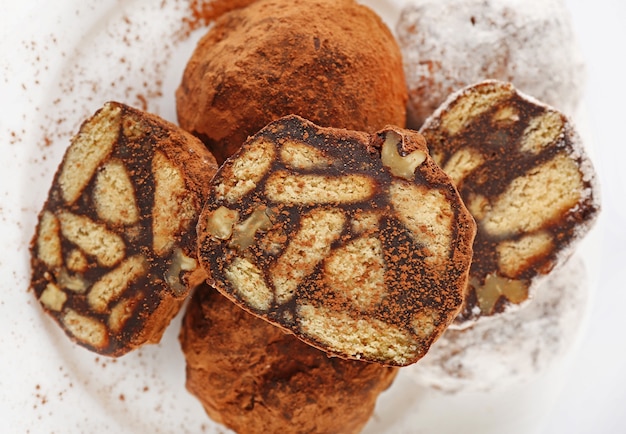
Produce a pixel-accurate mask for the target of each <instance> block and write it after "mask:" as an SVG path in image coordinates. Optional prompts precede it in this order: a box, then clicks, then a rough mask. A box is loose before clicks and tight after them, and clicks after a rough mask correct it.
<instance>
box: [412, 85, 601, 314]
mask: <svg viewBox="0 0 626 434" xmlns="http://www.w3.org/2000/svg"><path fill="white" fill-rule="evenodd" d="M420 131H421V133H422V134H423V135H424V137H425V138H426V141H427V142H428V146H429V149H430V153H431V154H432V156H433V158H434V159H435V161H436V162H437V163H438V164H439V165H440V166H441V167H442V168H443V169H444V171H445V172H446V173H447V174H448V175H450V177H451V178H452V179H453V180H454V182H455V183H456V185H457V188H458V189H459V192H460V193H461V197H462V198H463V200H464V202H465V204H466V206H467V207H468V209H469V210H470V212H471V213H472V215H473V216H474V218H475V220H476V222H477V224H478V233H477V235H476V240H475V242H474V259H473V261H472V267H471V271H470V285H469V288H468V294H467V299H466V301H465V304H464V307H463V311H462V312H461V314H460V316H459V318H458V320H457V321H456V323H457V324H462V323H465V322H468V321H470V320H474V319H477V318H479V317H483V316H489V315H494V314H497V313H501V312H503V311H504V310H506V309H507V308H508V307H512V306H514V305H519V304H521V303H523V302H525V301H526V300H528V299H529V297H530V296H531V295H532V290H533V287H534V283H535V281H536V280H537V278H539V277H540V276H542V275H545V274H547V273H549V272H550V270H552V269H553V268H554V267H555V265H557V264H558V263H560V262H561V261H563V260H564V259H565V258H566V257H567V256H568V255H569V254H570V252H571V250H572V247H573V246H574V244H575V242H576V241H577V240H579V239H581V238H582V237H583V236H584V235H585V234H586V233H587V231H588V230H589V229H590V227H591V223H592V222H593V221H594V220H595V218H596V216H597V214H598V211H599V203H598V191H597V186H596V182H595V173H594V170H593V167H592V165H591V162H590V161H589V159H588V158H587V156H586V155H585V152H584V150H583V147H582V145H581V143H580V139H579V137H578V135H577V134H576V132H575V131H574V128H573V126H572V125H571V123H570V122H569V121H568V120H567V118H566V117H565V116H563V115H562V114H561V113H560V112H558V111H556V110H555V109H553V108H551V107H548V106H546V105H544V104H542V103H540V102H538V101H536V100H534V99H532V98H530V97H527V96H526V95H524V94H522V93H520V92H518V91H517V90H516V89H515V88H514V87H513V86H512V85H511V84H508V83H502V82H498V81H485V82H482V83H479V84H476V85H474V86H470V87H467V88H465V89H463V90H461V91H459V92H457V93H455V94H454V95H452V96H451V97H450V98H449V99H448V100H447V101H446V102H445V103H444V104H443V105H442V106H441V107H440V108H439V109H438V110H437V111H436V112H435V113H434V114H433V116H432V117H430V118H429V119H428V120H427V121H426V123H425V124H424V126H423V127H422V129H421V130H420ZM470 322H471V321H470Z"/></svg>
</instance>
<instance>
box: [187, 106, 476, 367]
mask: <svg viewBox="0 0 626 434" xmlns="http://www.w3.org/2000/svg"><path fill="white" fill-rule="evenodd" d="M474 235H475V224H474V221H473V219H472V217H471V215H470V214H469V212H468V211H467V209H466V208H465V206H464V204H463V202H462V201H461V199H460V197H459V195H458V192H457V191H456V189H455V187H454V185H453V183H452V181H451V180H450V178H449V177H448V176H447V175H446V174H445V173H444V172H443V171H442V170H441V169H440V168H439V167H438V166H437V165H436V164H435V163H434V161H433V160H432V159H431V158H430V157H429V155H428V151H427V149H426V146H425V142H424V140H423V138H422V136H421V135H419V134H418V133H416V132H413V131H408V130H403V129H400V128H395V127H388V128H386V129H384V130H381V131H379V132H377V133H374V134H367V133H362V132H355V131H348V130H342V129H333V128H321V127H318V126H316V125H315V124H313V123H311V122H309V121H307V120H305V119H302V118H300V117H298V116H287V117H284V118H281V119H279V120H277V121H275V122H272V123H270V124H269V125H267V126H266V127H265V128H263V129H262V130H261V131H260V132H258V133H257V134H256V135H254V136H252V137H251V138H250V139H248V141H247V142H246V143H245V144H244V145H243V147H242V149H241V150H240V151H238V152H237V153H236V154H235V155H234V156H233V157H231V158H230V159H229V160H227V161H226V163H225V164H224V165H223V166H222V167H221V168H220V170H219V171H218V173H217V174H216V176H215V177H214V178H213V180H212V182H211V185H210V193H209V195H208V201H207V203H206V205H205V207H204V209H203V211H202V214H201V215H200V218H199V222H198V243H199V259H200V263H201V264H202V265H203V267H204V268H205V269H206V270H207V273H208V274H209V283H210V284H211V285H213V286H215V288H217V289H218V290H219V291H220V292H221V293H222V294H224V295H226V296H227V297H228V298H230V299H231V300H232V301H234V302H235V303H236V304H238V305H239V306H241V307H243V308H244V309H246V310H248V311H249V312H251V313H253V314H255V315H257V316H260V317H261V318H264V319H265V320H267V321H269V322H271V323H273V324H275V325H278V326H280V327H282V328H283V329H285V330H288V331H290V332H291V333H293V334H295V335H296V336H297V337H299V338H300V339H302V340H303V341H305V342H307V343H309V344H311V345H313V346H315V347H318V348H320V349H322V350H323V351H326V352H328V353H329V354H332V355H336V356H340V357H344V358H351V359H363V360H367V361H374V362H378V363H382V364H387V365H397V366H402V365H408V364H411V363H414V362H415V361H417V360H418V359H419V358H420V357H422V356H423V355H424V354H425V353H426V351H427V350H428V348H429V346H430V345H431V343H432V342H433V341H434V340H435V339H436V338H437V337H438V336H439V335H440V334H441V333H442V332H443V330H445V328H446V327H447V326H448V325H449V324H450V323H451V322H452V320H453V319H454V317H455V316H456V315H457V313H458V311H459V309H460V306H461V303H462V302H463V295H464V290H465V287H466V285H467V276H468V270H469V264H470V261H471V256H472V248H471V247H472V241H473V239H474Z"/></svg>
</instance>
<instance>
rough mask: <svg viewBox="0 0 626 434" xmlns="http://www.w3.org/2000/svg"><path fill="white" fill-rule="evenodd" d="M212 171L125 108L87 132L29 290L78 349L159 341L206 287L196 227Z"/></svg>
mask: <svg viewBox="0 0 626 434" xmlns="http://www.w3.org/2000/svg"><path fill="white" fill-rule="evenodd" d="M216 170H217V166H216V163H215V159H214V158H213V156H212V155H211V154H210V153H209V151H207V150H206V148H205V147H204V146H203V145H202V143H200V142H199V141H198V140H197V139H195V138H194V137H193V136H191V135H189V134H187V133H185V132H184V131H182V130H180V129H179V128H178V127H176V126H175V125H173V124H170V123H168V122H166V121H164V120H162V119H159V118H157V117H156V116H154V115H150V114H147V113H143V112H140V111H138V110H135V109H133V108H130V107H128V106H125V105H123V104H120V103H115V102H110V103H107V104H106V105H104V107H103V108H101V109H100V110H99V111H98V112H97V113H96V114H95V115H94V116H93V117H91V118H90V119H88V120H87V121H85V122H84V123H83V125H82V126H81V128H80V131H79V132H78V134H77V135H76V136H75V137H74V138H73V139H72V143H71V145H70V147H69V148H68V150H67V152H66V153H65V156H64V158H63V161H62V163H61V165H60V167H59V170H58V172H57V173H56V175H55V177H54V181H53V184H52V187H51V189H50V192H49V196H48V200H47V201H46V203H45V205H44V207H43V210H42V211H41V213H40V215H39V223H38V225H37V230H36V234H35V237H34V239H33V241H32V244H31V253H32V260H31V265H32V281H31V287H32V289H33V291H34V293H35V296H36V297H37V299H38V300H39V302H40V303H41V305H42V306H43V308H44V309H45V311H46V312H48V313H49V314H50V315H51V316H52V317H53V318H54V319H55V320H56V321H57V322H58V323H59V324H60V325H61V327H62V328H63V329H64V330H65V332H66V333H67V334H68V335H69V336H70V337H71V338H72V339H73V340H74V341H76V342H77V343H78V344H80V345H82V346H84V347H87V348H89V349H90V350H92V351H95V352H97V353H100V354H103V355H108V356H119V355H122V354H124V353H126V352H128V351H130V350H132V349H133V348H136V347H138V346H140V345H142V344H144V343H147V342H150V343H154V342H158V341H159V339H160V337H161V335H162V333H163V331H164V329H165V327H166V326H167V324H168V323H169V322H170V320H171V318H172V317H173V316H174V315H175V314H176V312H177V311H178V309H179V307H180V304H181V303H182V301H183V300H184V299H185V297H186V296H187V295H188V293H189V290H190V289H191V288H192V287H194V286H196V285H197V284H199V283H200V282H202V281H203V279H204V276H205V273H204V271H203V270H202V269H201V267H200V265H199V264H198V261H197V254H196V235H195V226H196V223H197V219H198V214H199V212H200V209H201V207H202V203H203V201H204V199H205V197H206V192H207V185H208V182H209V180H210V179H211V177H212V175H213V174H214V173H215V171H216Z"/></svg>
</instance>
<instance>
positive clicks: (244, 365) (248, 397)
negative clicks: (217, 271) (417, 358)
mask: <svg viewBox="0 0 626 434" xmlns="http://www.w3.org/2000/svg"><path fill="white" fill-rule="evenodd" d="M180 342H181V345H182V348H183V351H184V353H185V359H186V362H187V369H186V371H187V383H186V385H187V389H188V390H189V391H190V392H191V393H192V394H193V395H194V396H196V397H197V398H198V400H200V402H201V403H202V405H203V406H204V408H205V410H206V412H207V413H208V415H209V416H210V417H211V418H212V419H214V420H215V421H217V422H219V423H222V424H224V425H226V426H228V427H229V428H231V429H233V430H234V431H236V432H238V433H241V434H244V433H245V434H253V433H259V434H263V433H279V432H289V433H302V434H304V433H320V434H322V433H338V432H341V433H358V432H360V431H361V429H362V428H363V426H364V425H365V424H366V423H367V421H368V419H369V417H370V415H371V414H372V412H373V410H374V405H375V403H376V399H377V398H378V395H379V394H380V393H381V392H382V391H384V390H385V389H387V387H389V385H390V384H391V382H392V381H393V379H394V377H395V375H396V373H397V370H398V368H392V367H385V366H380V365H378V364H374V363H365V362H360V361H355V360H343V359H340V358H337V357H328V356H327V355H326V354H325V353H323V352H322V351H319V350H318V349H316V348H313V347H311V346H309V345H306V344H305V343H303V342H301V341H300V340H298V339H297V338H295V337H294V336H293V335H291V334H288V333H285V332H284V331H282V330H281V329H279V328H278V327H274V326H273V325H271V324H269V323H267V322H265V321H263V320H261V319H259V318H257V317H255V316H254V315H250V314H249V313H247V312H245V311H244V310H242V309H240V308H238V307H237V306H235V305H234V304H233V303H231V302H230V301H229V300H228V299H226V298H225V297H223V296H222V295H220V294H219V293H218V292H217V291H215V290H214V289H213V288H211V287H209V286H206V285H203V286H200V287H198V289H197V290H196V292H195V294H194V296H193V297H192V298H191V301H190V303H189V305H188V307H187V311H186V313H185V317H184V319H183V323H182V329H181V333H180Z"/></svg>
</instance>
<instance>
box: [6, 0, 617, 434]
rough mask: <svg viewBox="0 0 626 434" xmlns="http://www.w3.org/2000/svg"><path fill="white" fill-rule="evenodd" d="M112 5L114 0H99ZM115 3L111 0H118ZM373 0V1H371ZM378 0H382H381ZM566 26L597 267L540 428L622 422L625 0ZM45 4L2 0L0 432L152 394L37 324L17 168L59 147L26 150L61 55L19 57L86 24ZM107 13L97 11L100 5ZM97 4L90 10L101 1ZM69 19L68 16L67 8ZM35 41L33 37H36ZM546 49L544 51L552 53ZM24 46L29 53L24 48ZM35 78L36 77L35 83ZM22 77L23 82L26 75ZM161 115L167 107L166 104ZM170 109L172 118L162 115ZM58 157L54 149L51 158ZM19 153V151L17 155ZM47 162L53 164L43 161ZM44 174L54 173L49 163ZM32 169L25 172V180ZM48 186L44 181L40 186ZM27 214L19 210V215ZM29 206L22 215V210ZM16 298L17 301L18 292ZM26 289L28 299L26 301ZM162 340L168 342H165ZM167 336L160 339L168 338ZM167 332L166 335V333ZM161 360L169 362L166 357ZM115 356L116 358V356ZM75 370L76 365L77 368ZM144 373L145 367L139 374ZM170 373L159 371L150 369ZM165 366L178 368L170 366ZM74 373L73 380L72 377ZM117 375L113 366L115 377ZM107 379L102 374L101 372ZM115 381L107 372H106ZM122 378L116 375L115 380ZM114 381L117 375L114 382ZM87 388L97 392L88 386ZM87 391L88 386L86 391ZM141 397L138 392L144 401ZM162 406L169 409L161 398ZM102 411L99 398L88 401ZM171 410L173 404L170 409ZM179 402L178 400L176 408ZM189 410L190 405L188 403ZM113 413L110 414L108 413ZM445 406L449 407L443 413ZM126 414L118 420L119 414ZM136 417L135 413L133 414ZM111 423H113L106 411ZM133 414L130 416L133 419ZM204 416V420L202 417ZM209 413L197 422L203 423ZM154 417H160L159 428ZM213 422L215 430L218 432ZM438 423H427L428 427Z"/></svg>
mask: <svg viewBox="0 0 626 434" xmlns="http://www.w3.org/2000/svg"><path fill="white" fill-rule="evenodd" d="M108 3H109V4H112V3H114V2H108ZM122 3H123V2H120V3H119V4H122ZM156 3H157V2H155V4H156ZM368 3H374V2H368ZM378 3H385V2H378ZM566 3H567V4H568V6H569V7H570V10H571V13H572V18H573V21H574V26H575V30H576V32H577V35H578V38H579V42H580V45H581V48H582V50H583V54H584V56H585V58H586V61H587V65H588V82H587V84H588V86H587V93H586V111H587V119H588V121H589V125H588V129H589V132H590V135H591V137H593V139H594V140H593V142H594V143H593V153H592V156H593V159H594V162H595V165H596V168H597V170H598V172H599V174H600V178H601V183H602V187H603V207H604V209H603V213H602V216H601V218H600V221H599V224H598V229H597V231H598V232H597V235H596V236H597V238H598V240H599V244H600V248H599V249H598V250H599V253H598V254H599V258H598V259H599V260H598V262H599V264H600V265H599V273H597V282H595V283H594V287H593V291H594V293H593V297H592V305H591V308H590V317H589V321H588V323H587V326H586V330H585V332H584V335H583V338H582V342H581V345H580V347H579V349H578V350H577V353H576V354H575V357H574V358H573V362H572V364H571V366H570V368H569V369H570V371H569V372H568V373H567V377H566V378H567V383H566V385H565V389H564V390H563V392H562V393H561V394H560V397H559V400H558V402H557V404H556V407H555V408H554V409H552V411H551V413H550V415H549V417H548V420H547V421H546V424H545V426H544V427H543V430H542V431H543V432H545V433H568V434H570V433H572V434H576V433H581V434H582V433H585V434H587V433H589V434H591V433H594V434H595V433H607V434H608V433H626V322H625V320H624V317H625V315H624V306H626V284H625V280H626V276H625V270H626V264H625V262H626V150H625V149H626V141H625V139H624V137H625V136H626V133H625V131H624V126H625V125H626V110H625V109H624V106H625V104H626V90H625V89H626V86H625V81H626V49H625V48H624V44H625V43H626V2H623V1H622V0H594V1H589V0H567V1H566ZM53 4H54V8H55V10H58V9H62V8H65V9H67V10H72V8H71V5H72V2H71V1H59V2H54V3H53V2H43V1H39V2H37V1H34V0H31V1H22V2H19V3H17V2H13V1H10V0H2V1H0V17H2V18H1V19H2V26H0V47H1V49H2V51H0V240H1V244H0V245H1V246H2V247H1V249H2V250H1V251H0V271H1V274H0V275H1V276H2V278H1V280H0V282H1V283H0V432H2V433H5V432H7V433H8V432H25V431H26V430H30V432H42V433H46V432H52V431H56V432H60V431H63V432H106V431H107V429H106V427H105V425H103V424H104V423H108V422H105V421H107V420H109V419H111V418H113V419H116V417H115V416H111V415H106V414H104V415H101V414H83V413H84V412H85V411H86V408H90V404H89V402H90V400H91V399H94V400H96V401H98V400H100V401H102V400H104V399H105V398H107V399H109V398H110V396H114V398H116V399H110V400H107V401H106V403H107V404H106V405H105V406H104V407H102V408H104V409H105V410H106V409H109V410H111V411H112V412H117V413H119V412H121V411H124V408H127V407H132V406H133V405H135V404H136V401H135V399H136V398H137V399H142V400H149V399H151V398H150V397H152V396H153V395H152V394H150V393H148V392H146V394H145V395H142V394H141V393H139V392H138V394H137V395H136V396H135V395H130V394H127V395H125V397H124V398H125V400H124V401H122V404H120V403H119V402H116V401H120V399H117V398H118V395H121V392H120V391H119V390H118V388H117V386H116V384H115V382H114V381H113V382H112V383H111V385H110V386H107V387H108V388H106V389H101V388H98V386H97V384H98V381H99V379H98V378H99V377H98V376H99V375H104V374H103V372H104V373H106V375H110V374H111V373H115V372H117V371H116V370H115V369H114V368H115V366H111V365H110V364H109V365H108V367H106V366H107V363H109V362H106V361H103V360H102V359H98V358H96V357H94V356H93V355H86V354H85V352H84V351H82V350H80V349H79V350H75V349H67V351H71V356H70V358H69V359H68V358H67V354H65V355H62V356H59V354H58V353H56V352H55V351H56V350H55V348H56V347H58V346H61V347H63V348H66V346H67V342H66V341H65V338H64V336H62V335H61V334H60V333H58V331H57V330H51V331H50V339H48V337H47V336H45V335H44V334H43V333H42V332H41V329H42V328H49V327H53V326H52V322H51V321H49V320H48V319H46V318H42V316H41V315H40V314H39V311H37V306H36V302H34V300H30V296H22V294H23V293H25V291H26V286H27V280H25V276H26V275H27V274H26V273H27V261H28V259H27V258H28V252H27V243H28V240H29V239H30V237H31V234H32V229H33V225H34V221H33V220H32V216H33V215H34V213H35V212H36V209H35V208H33V207H35V206H37V207H39V206H41V203H40V202H37V200H35V201H34V203H36V205H34V204H33V200H32V198H31V200H30V201H28V200H25V199H24V197H25V196H28V197H31V196H33V194H34V196H36V197H38V198H41V197H45V191H44V192H43V193H41V192H35V193H33V192H31V191H24V185H29V186H32V185H36V184H33V183H32V179H33V178H37V176H39V175H37V174H33V175H32V176H31V175H30V174H24V173H23V172H22V171H23V170H24V168H27V167H32V165H33V161H37V160H38V159H42V160H44V161H45V159H46V158H55V159H56V158H58V157H59V155H60V154H59V153H58V152H52V151H51V152H50V153H49V154H44V155H43V156H42V155H27V152H32V149H38V148H33V146H31V145H30V141H32V140H36V139H37V138H38V135H37V133H38V131H36V128H37V127H36V126H35V125H34V124H33V122H32V121H33V119H36V118H37V116H38V115H40V113H38V110H39V107H38V104H39V102H40V101H41V100H42V99H44V97H45V96H46V92H48V91H49V89H50V88H52V87H54V86H55V80H56V79H57V78H58V74H59V73H60V72H59V71H60V67H59V65H57V64H55V63H50V64H48V67H46V68H45V69H38V70H36V71H35V70H33V68H32V63H29V62H28V61H26V60H25V59H28V58H30V57H32V56H33V49H32V47H29V46H28V44H26V43H25V42H26V41H31V40H38V41H40V42H41V41H46V40H47V39H46V38H48V37H49V33H46V32H49V31H50V29H52V28H55V26H60V25H63V26H65V27H64V28H63V29H62V31H59V34H58V35H57V36H58V38H59V41H58V43H57V44H56V45H55V44H53V43H50V44H49V45H50V46H49V47H47V51H46V53H45V56H48V57H49V58H55V56H56V58H58V59H59V62H61V61H64V59H65V60H66V59H67V55H68V53H67V52H63V53H61V52H59V53H51V51H54V50H55V49H56V48H55V47H58V46H62V43H63V41H64V39H63V38H65V39H66V40H70V39H71V38H72V37H76V35H81V34H83V33H85V32H86V30H88V29H89V26H90V23H89V22H85V21H84V20H83V17H82V16H76V17H74V20H72V19H68V17H63V18H62V19H61V18H58V17H57V16H56V15H55V14H54V13H48V12H47V10H48V9H47V8H50V7H51V6H52V5H53ZM105 12H106V11H105ZM98 13H99V12H98ZM70 18H72V17H70ZM39 47H41V44H40V46H39ZM544 55H546V56H549V55H550V54H549V53H545V54H544ZM29 56H30V57H29ZM35 82H36V83H35ZM24 84H26V86H24ZM166 114H167V113H166ZM171 115H172V113H171V110H170V112H169V117H170V118H171ZM55 161H58V160H55ZM24 162H27V164H25V163H24ZM46 164H50V163H46ZM46 176H48V178H49V177H50V176H51V174H50V173H48V174H47V175H46ZM29 179H30V180H31V182H30V183H29V182H26V183H25V180H26V181H28V180H29ZM41 188H42V189H43V190H47V188H48V185H44V186H42V187H41ZM25 216H27V217H25ZM28 216H31V217H28ZM16 300H19V303H16ZM24 300H28V301H24ZM167 340H169V341H167ZM175 340H176V334H175V332H171V333H169V335H166V341H167V342H170V344H171V345H175ZM167 342H166V344H165V345H168V344H167ZM172 342H174V343H173V344H172ZM141 355H142V357H143V359H142V358H141V357H140V358H139V359H137V360H134V359H129V360H127V361H122V362H120V363H119V364H120V365H123V367H124V368H125V369H126V368H128V370H132V369H142V368H143V369H144V370H149V369H151V367H152V366H153V365H155V364H156V362H154V361H155V360H156V361H158V363H161V362H162V361H163V360H164V361H165V362H164V363H169V362H170V359H172V360H173V362H172V366H176V364H177V363H178V364H180V357H179V356H177V355H165V356H164V355H162V354H160V353H158V352H157V350H152V349H148V350H146V351H144V352H142V353H141ZM59 360H62V361H67V360H76V362H75V366H65V365H61V366H59V364H58V363H59ZM85 364H96V365H99V366H100V365H101V366H102V369H100V370H96V369H93V370H92V369H87V368H84V365H85ZM168 366H170V365H168ZM118 367H119V366H118ZM79 374H80V375H79ZM146 375H147V374H146ZM151 375H152V376H153V377H154V376H155V375H157V376H163V377H167V375H169V373H168V372H165V373H162V372H158V373H156V374H151ZM171 375H172V376H176V375H179V374H178V373H172V374H171ZM79 378H80V380H79ZM120 378H121V377H120ZM109 380H110V379H109ZM153 380H154V381H153V382H152V383H151V387H153V389H152V391H154V390H156V389H159V388H161V389H160V390H158V392H159V397H160V398H159V399H161V400H162V401H163V402H165V403H167V404H163V402H161V403H157V404H155V406H156V407H155V406H153V407H152V408H160V409H161V410H162V413H164V414H166V415H167V414H168V411H172V412H173V414H176V415H177V416H176V417H181V422H180V424H181V425H180V426H182V425H183V423H184V422H185V421H186V419H185V418H186V417H189V418H191V419H193V420H195V416H194V415H195V414H196V413H198V412H200V413H201V409H200V408H199V406H198V404H197V403H195V402H193V401H192V400H189V401H185V398H183V399H182V400H181V401H180V402H181V403H176V402H174V403H169V401H167V394H168V389H167V387H166V386H167V384H168V383H167V381H166V380H163V382H162V383H160V382H159V381H160V378H156V380H155V379H154V378H153ZM110 381H112V380H110ZM123 382H124V379H123V378H122V379H121V380H120V384H121V383H123ZM120 387H121V386H120ZM94 391H95V392H94ZM89 393H91V394H92V395H93V396H95V398H94V397H93V396H90V395H89ZM142 402H143V401H142ZM182 403H184V404H185V409H186V408H187V405H188V406H190V407H191V410H189V412H190V414H191V413H193V414H194V415H192V416H187V413H184V414H183V416H180V415H179V414H178V413H176V411H175V409H177V408H178V407H176V406H177V405H179V404H180V405H181V406H182V405H183V404H182ZM160 405H161V406H165V405H169V406H171V408H169V409H168V408H165V409H163V408H161V407H159V406H160ZM94 408H98V409H99V410H98V411H101V410H102V408H101V407H98V406H97V405H96V406H95V407H94ZM172 409H174V410H172ZM184 411H187V410H184ZM194 412H195V413H194ZM117 413H116V414H117ZM122 414H123V415H124V418H122V417H121V416H119V419H120V421H121V422H119V423H120V424H122V425H124V424H128V427H130V428H128V432H142V429H141V428H133V427H141V426H142V425H141V422H133V420H134V419H133V417H137V418H140V417H141V416H142V415H139V416H137V415H134V414H132V413H128V414H126V413H122ZM451 417H452V416H451ZM122 419H123V420H122ZM138 420H139V419H138ZM110 423H111V425H109V430H114V429H116V427H118V426H120V425H119V424H117V422H115V421H113V422H110ZM133 423H134V425H133ZM172 426H173V427H174V428H171V429H170V428H168V427H169V426H165V425H164V426H163V427H161V428H160V430H161V432H183V431H189V432H193V428H192V427H191V425H189V426H188V427H187V428H185V429H179V428H177V427H179V425H172ZM207 426H208V427H209V428H207ZM211 426H213V425H211V424H210V423H209V422H207V423H206V425H205V426H204V428H207V429H211V428H210V427H211ZM158 429H159V428H158V427H157V430H158ZM215 432H217V431H215ZM434 434H436V433H434Z"/></svg>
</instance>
